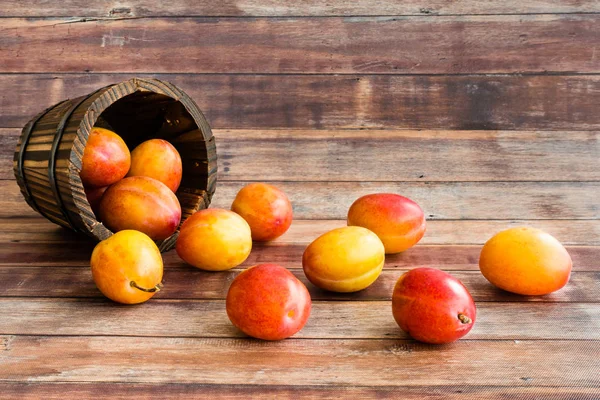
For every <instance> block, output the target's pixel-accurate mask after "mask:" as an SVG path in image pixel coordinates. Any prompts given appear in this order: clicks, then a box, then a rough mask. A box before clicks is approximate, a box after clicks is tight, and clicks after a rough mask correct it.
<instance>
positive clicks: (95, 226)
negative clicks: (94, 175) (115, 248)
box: [14, 78, 217, 251]
mask: <svg viewBox="0 0 600 400" xmlns="http://www.w3.org/2000/svg"><path fill="white" fill-rule="evenodd" d="M93 126H103V127H107V128H109V129H112V130H114V131H115V132H117V133H118V134H119V135H121V137H122V138H123V139H124V140H125V142H126V143H127V145H128V146H129V148H130V149H133V148H134V147H135V146H137V145H138V144H139V143H141V142H143V141H145V140H148V139H152V138H161V139H165V140H168V141H169V142H171V143H172V144H173V146H175V148H177V150H178V151H179V153H180V155H181V159H182V163H183V178H182V181H181V185H180V187H179V189H178V190H177V193H176V195H177V198H178V199H179V202H180V203H181V211H182V222H183V221H184V220H185V219H186V218H187V217H189V216H190V215H191V214H193V213H194V212H196V211H197V210H199V209H204V208H206V207H208V205H209V203H210V200H211V198H212V195H213V193H214V191H215V186H216V181H217V152H216V147H215V141H214V137H213V135H212V132H211V129H210V126H209V125H208V122H207V121H206V118H205V117H204V115H202V112H201V111H200V109H198V106H197V105H196V104H195V103H194V101H193V100H192V99H190V98H189V97H188V96H187V95H186V94H185V93H184V92H183V91H182V90H180V89H178V88H177V87H175V86H174V85H172V84H170V83H167V82H162V81H159V80H156V79H140V78H133V79H131V80H128V81H125V82H122V83H117V84H114V85H109V86H106V87H103V88H101V89H99V90H97V91H95V92H93V93H91V94H89V95H87V96H82V97H78V98H76V99H72V100H64V101H62V102H60V103H58V104H56V105H54V106H52V107H50V108H48V109H47V110H45V111H44V112H42V113H41V114H39V115H37V116H36V117H35V118H33V119H32V120H31V121H29V122H28V123H27V125H25V127H24V128H23V132H22V134H21V138H20V139H19V143H18V144H17V148H16V151H15V158H14V170H15V176H16V178H17V182H18V184H19V187H20V188H21V193H23V196H24V197H25V200H26V201H27V203H28V204H29V205H30V206H31V208H33V209H34V210H35V211H37V212H39V213H40V214H41V215H43V216H44V217H46V218H47V219H48V220H50V221H52V222H54V223H56V224H58V225H61V226H63V227H66V228H70V229H73V230H75V231H78V232H82V233H85V234H86V235H88V236H91V237H93V238H96V239H98V240H103V239H106V238H108V237H109V236H110V235H112V232H111V231H110V230H108V229H107V228H106V227H105V226H104V225H102V223H100V222H99V221H97V220H96V217H95V216H94V213H93V212H92V209H91V207H90V204H89V203H88V201H87V198H86V195H85V193H84V190H83V185H82V183H81V179H80V178H79V172H80V170H81V158H82V156H83V150H84V148H85V145H86V142H87V138H88V135H89V132H90V130H91V128H92V127H93ZM177 236H178V232H176V233H175V234H173V235H172V236H170V237H169V238H167V239H165V240H163V241H161V242H158V245H159V248H160V249H161V251H167V250H169V249H171V248H172V247H173V246H174V244H175V241H176V239H177Z"/></svg>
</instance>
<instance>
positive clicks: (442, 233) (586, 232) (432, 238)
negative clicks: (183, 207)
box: [0, 218, 600, 246]
mask: <svg viewBox="0 0 600 400" xmlns="http://www.w3.org/2000/svg"><path fill="white" fill-rule="evenodd" d="M342 226H346V221H345V220H295V221H294V222H293V224H292V226H291V227H290V229H289V230H288V231H287V232H286V233H285V234H284V235H283V236H281V237H279V238H278V239H276V240H275V241H273V242H272V243H273V244H275V245H278V244H292V245H307V244H309V243H310V242H312V241H313V240H314V239H316V238H317V237H318V236H320V235H322V234H323V233H325V232H328V231H329V230H331V229H335V228H339V227H342ZM515 226H533V227H536V228H539V229H542V230H545V231H546V232H548V233H550V234H551V235H554V236H555V237H556V238H557V239H558V240H560V241H561V242H562V243H563V244H565V245H587V246H598V245H600V224H599V223H598V221H597V220H538V221H529V220H510V221H492V220H490V221H470V220H457V221H449V220H446V221H435V220H433V221H428V223H427V232H426V233H425V236H424V237H423V239H422V240H421V241H420V242H419V243H421V244H456V245H464V244H483V243H485V242H486V241H487V240H488V239H489V238H491V237H492V236H493V235H494V234H495V233H497V232H499V231H501V230H503V229H508V228H510V227H515ZM85 240H86V239H85V237H83V236H81V235H78V234H76V233H75V232H72V231H69V230H67V229H65V228H60V227H58V226H57V225H54V224H52V223H51V222H49V221H47V220H45V219H42V218H11V219H0V241H1V242H40V241H43V242H52V243H56V244H61V243H62V244H64V245H69V246H73V245H74V244H75V243H81V242H82V241H85ZM90 240H91V239H90Z"/></svg>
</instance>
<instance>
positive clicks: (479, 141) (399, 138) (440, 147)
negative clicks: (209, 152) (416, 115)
mask: <svg viewBox="0 0 600 400" xmlns="http://www.w3.org/2000/svg"><path fill="white" fill-rule="evenodd" d="M18 132H19V131H18V130H17V129H3V130H1V132H0V135H2V136H4V135H6V136H8V137H12V138H13V139H12V141H13V143H16V140H17V135H18ZM214 134H215V137H216V141H217V152H218V154H219V180H236V181H256V180H258V181H263V180H267V181H272V180H278V181H321V182H323V181H325V182H327V181H346V182H357V181H359V182H374V181H379V182H408V181H421V182H435V181H460V182H465V181H471V182H475V181H502V182H506V181H538V182H542V181H595V182H598V181H600V168H599V167H600V160H599V158H598V155H599V154H600V131H589V132H585V131H572V132H562V131H556V132H555V131H430V130H423V131H416V130H258V129H253V130H216V131H215V132H214ZM5 140H6V141H7V142H10V141H11V140H10V139H5ZM9 150H12V149H11V148H10V147H9ZM3 152H5V154H6V152H7V150H3ZM290 154H293V155H294V156H293V157H290ZM11 155H12V154H11ZM7 156H8V154H6V155H5V156H4V157H7ZM0 178H4V179H11V178H12V171H10V170H8V171H6V170H5V171H3V174H2V175H1V176H0ZM592 193H593V191H592ZM559 208H560V207H556V211H559ZM592 208H596V206H592Z"/></svg>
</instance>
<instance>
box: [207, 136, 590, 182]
mask: <svg viewBox="0 0 600 400" xmlns="http://www.w3.org/2000/svg"><path fill="white" fill-rule="evenodd" d="M598 138H600V133H599V132H576V133H575V132H571V133H570V134H568V135H565V134H564V133H563V132H513V131H405V130H396V131H390V130H380V131H376V130H368V131H340V130H336V131H323V130H318V131H314V130H312V131H309V130H306V131H291V130H286V131H282V130H269V131H259V130H249V131H243V130H236V131H224V132H219V136H217V141H218V142H219V143H220V147H219V149H218V150H219V154H220V157H221V158H222V160H223V174H224V175H226V176H227V178H228V179H236V180H263V179H265V178H267V177H270V179H273V180H295V181H296V180H298V181H308V180H318V181H331V180H337V181H397V180H402V181H419V180H421V181H423V180H428V181H487V180H500V181H506V180H510V181H529V180H535V181H546V180H598V178H600V168H598V167H599V166H600V162H599V156H600V140H598ZM290 154H293V157H290Z"/></svg>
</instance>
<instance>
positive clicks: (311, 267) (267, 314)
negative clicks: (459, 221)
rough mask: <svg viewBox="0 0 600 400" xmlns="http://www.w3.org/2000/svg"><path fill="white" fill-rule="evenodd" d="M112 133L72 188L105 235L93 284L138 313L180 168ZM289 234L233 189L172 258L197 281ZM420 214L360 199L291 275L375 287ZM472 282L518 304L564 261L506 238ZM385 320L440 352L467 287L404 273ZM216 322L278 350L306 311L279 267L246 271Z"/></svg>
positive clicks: (348, 288) (275, 209) (558, 248)
mask: <svg viewBox="0 0 600 400" xmlns="http://www.w3.org/2000/svg"><path fill="white" fill-rule="evenodd" d="M126 150H127V146H126V145H125V143H124V142H123V141H122V140H121V139H120V138H119V137H118V136H117V135H116V134H115V133H113V132H110V131H106V130H95V131H93V132H92V134H91V135H90V141H89V142H88V145H87V147H86V149H85V153H84V158H83V168H82V171H81V178H82V181H83V182H84V185H86V192H87V194H88V199H89V201H90V204H91V205H92V207H93V208H94V211H95V212H96V214H97V215H98V218H99V219H100V220H101V221H102V222H103V223H104V224H105V225H106V226H107V227H108V228H110V229H111V230H112V231H113V232H116V233H115V234H114V235H112V236H111V237H110V238H108V239H106V240H104V241H102V242H100V243H99V244H98V245H97V246H96V248H95V249H94V251H93V253H92V259H91V267H92V275H93V278H94V281H95V282H96V285H97V286H98V288H99V289H100V291H101V292H102V293H103V294H104V295H106V296H107V297H108V298H110V299H112V300H114V301H117V302H120V303H126V304H135V303H141V302H144V301H146V300H148V299H150V298H151V297H152V296H153V295H154V293H155V292H157V291H158V290H160V288H161V287H162V286H161V281H162V275H163V262H162V257H161V254H160V252H159V250H158V248H157V246H156V244H155V243H154V240H160V239H164V238H166V237H168V236H170V235H171V234H172V233H173V232H175V230H176V229H177V227H178V226H179V223H180V217H181V209H180V207H179V203H178V201H177V198H176V197H175V195H174V194H173V192H174V191H175V190H176V189H177V187H178V186H179V182H180V180H181V159H180V157H179V154H177V151H176V150H175V149H174V148H173V146H171V145H170V144H169V143H168V142H166V141H162V140H150V141H147V142H144V143H142V144H141V145H139V146H138V147H136V148H135V149H134V150H133V152H132V153H131V162H130V160H129V152H128V151H126ZM291 224H292V204H291V202H290V201H289V199H288V197H287V196H286V195H285V193H283V192H282V191H281V190H279V189H278V188H276V187H274V186H272V185H269V184H265V183H252V184H249V185H247V186H245V187H243V188H242V189H241V190H240V191H239V192H238V194H237V196H236V197H235V200H234V201H233V204H232V206H231V211H230V210H224V209H216V208H209V209H206V210H201V211H198V212H196V213H195V214H193V215H192V216H191V217H189V218H188V219H187V220H186V221H184V223H183V224H181V227H180V233H179V237H178V239H177V242H176V246H175V247H176V251H177V254H178V255H179V256H180V257H181V258H182V259H183V260H184V261H185V262H187V263H188V264H191V265H193V266H195V267H197V268H200V269H202V270H207V271H224V270H228V269H231V268H234V267H237V266H239V265H240V264H242V263H243V262H244V261H245V260H246V259H247V257H248V256H249V254H250V252H251V250H252V242H253V240H254V241H270V240H274V239H276V238H278V237H279V236H281V235H282V234H284V233H285V232H286V231H287V230H288V228H289V227H290V226H291ZM425 228H426V221H425V215H424V213H423V210H422V209H421V207H419V205H418V204H417V203H415V202H413V201H412V200H410V199H408V198H406V197H403V196H400V195H397V194H389V193H377V194H371V195H367V196H363V197H360V198H359V199H358V200H356V201H355V202H354V203H353V204H352V205H351V207H350V209H349V210H348V220H347V226H344V227H340V228H337V229H334V230H332V231H329V232H327V233H325V234H323V235H321V236H319V237H317V238H316V239H315V240H314V241H313V242H312V243H310V245H309V246H308V247H307V248H306V250H305V251H304V254H303V257H302V267H303V270H304V273H305V275H306V277H307V278H308V280H309V281H310V282H311V283H312V284H314V285H315V286H317V287H319V288H321V289H323V290H327V291H332V292H345V293H348V292H357V291H360V290H363V289H365V288H367V287H368V286H370V285H371V284H372V283H373V282H375V281H376V280H377V278H378V277H379V275H380V273H381V271H382V269H383V266H384V262H385V255H386V254H393V253H399V252H403V251H405V250H407V249H409V248H411V247H412V246H414V245H415V244H417V243H418V242H419V241H420V240H421V238H422V237H423V236H424V234H425ZM479 265H480V269H481V272H482V274H483V275H484V277H485V278H487V279H488V280H489V281H490V282H491V283H492V284H494V285H496V286H497V287H499V288H501V289H504V290H507V291H511V292H514V293H518V294H522V295H543V294H547V293H550V292H553V291H555V290H558V289H560V288H562V287H563V286H564V285H565V284H566V283H567V282H568V280H569V275H570V272H571V267H572V262H571V258H570V256H569V254H568V253H567V251H566V249H565V248H564V247H563V246H562V245H561V244H560V242H558V240H556V239H555V238H554V237H552V236H550V235H549V234H547V233H545V232H543V231H540V230H538V229H535V228H530V227H519V228H512V229H508V230H505V231H502V232H500V233H498V234H496V235H495V236H494V237H492V238H491V239H490V240H489V241H488V242H487V243H486V244H485V245H484V246H483V248H482V251H481V256H480V260H479ZM391 298H392V301H391V309H392V315H393V318H394V319H395V320H396V322H397V323H398V325H399V326H400V328H401V329H402V330H404V331H405V332H407V333H408V334H409V335H410V336H412V337H413V338H415V339H417V340H420V341H423V342H426V343H435V344H439V343H449V342H453V341H455V340H457V339H459V338H461V337H463V336H464V335H466V334H467V333H468V332H469V331H470V330H471V328H472V327H473V325H474V323H475V320H476V308H475V304H474V302H473V299H472V297H471V295H470V293H469V291H468V290H467V288H466V287H465V286H464V285H463V284H462V283H461V282H460V281H459V280H457V279H456V278H454V277H453V276H451V275H450V274H448V273H446V272H444V271H441V270H439V269H434V268H422V267H421V268H415V269H412V270H410V271H408V272H406V273H404V274H403V275H402V276H400V277H399V279H398V281H397V283H396V285H395V287H394V289H393V292H392V293H391ZM225 311H226V312H227V315H228V316H229V319H230V320H231V322H232V323H233V324H234V325H235V326H236V327H238V328H239V329H240V330H242V331H243V332H244V333H246V334H247V335H249V336H252V337H255V338H260V339H265V340H280V339H285V338H287V337H290V336H292V335H294V334H295V333H297V332H298V331H299V330H300V329H302V327H303V326H304V325H305V323H306V321H307V320H308V318H309V315H310V311H311V297H310V294H309V291H308V290H307V288H306V286H305V285H304V284H303V283H302V282H301V281H300V280H298V279H297V278H296V277H295V276H294V275H293V274H292V273H291V272H290V271H289V270H287V269H286V268H284V267H282V266H280V265H277V264H272V263H266V264H260V265H256V266H253V267H250V268H247V269H246V270H244V271H243V272H241V273H240V274H239V275H237V277H236V278H235V279H234V280H233V282H232V283H231V285H230V287H229V291H228V293H227V299H226V304H225Z"/></svg>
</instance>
